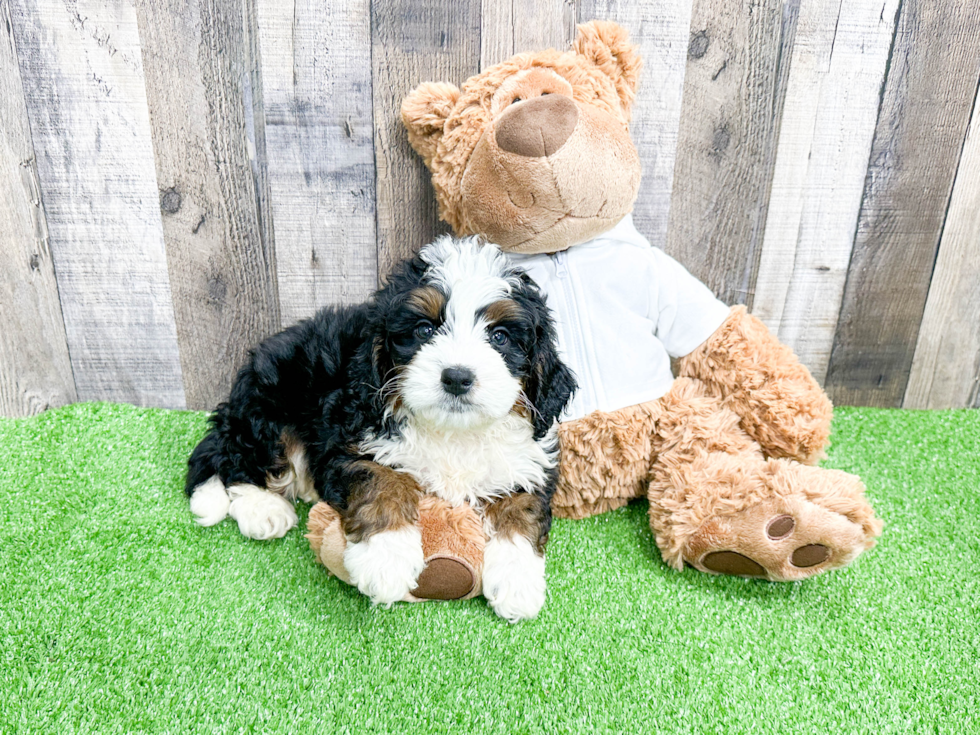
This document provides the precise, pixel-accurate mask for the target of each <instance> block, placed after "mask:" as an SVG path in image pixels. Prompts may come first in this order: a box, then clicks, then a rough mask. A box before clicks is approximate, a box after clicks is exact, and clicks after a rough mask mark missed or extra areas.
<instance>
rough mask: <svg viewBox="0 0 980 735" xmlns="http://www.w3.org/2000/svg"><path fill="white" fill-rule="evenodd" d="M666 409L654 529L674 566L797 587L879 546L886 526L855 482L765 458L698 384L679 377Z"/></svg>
mask: <svg viewBox="0 0 980 735" xmlns="http://www.w3.org/2000/svg"><path fill="white" fill-rule="evenodd" d="M661 402H662V405H663V412H662V414H661V417H660V421H659V423H658V426H657V432H656V436H655V438H654V445H655V446H654V451H655V454H656V459H655V461H654V464H653V467H652V470H651V478H652V479H651V482H650V488H649V499H650V526H651V528H652V529H653V532H654V534H655V536H656V540H657V545H658V546H659V547H660V550H661V553H662V554H663V557H664V560H665V561H666V562H667V563H668V564H670V565H671V566H672V567H674V568H676V569H681V568H683V566H684V563H685V562H686V563H688V564H690V565H691V566H693V567H695V568H696V569H700V570H701V571H705V572H710V573H719V574H734V575H739V576H746V577H763V578H766V579H770V580H773V581H790V580H796V579H803V578H805V577H809V576H813V575H814V574H819V573H821V572H824V571H828V570H830V569H835V568H837V567H842V566H844V565H846V564H848V563H850V562H851V561H852V560H853V559H855V558H856V557H857V556H858V554H860V553H861V552H862V551H863V550H865V549H867V548H870V547H871V546H873V545H874V542H875V537H876V536H877V535H878V534H879V533H880V531H881V523H880V521H878V520H876V519H875V517H874V513H873V511H872V509H871V507H870V506H869V505H868V503H867V501H866V500H865V499H864V487H863V485H862V484H861V481H860V480H859V479H858V478H857V477H854V476H853V475H849V474H847V473H846V472H840V471H837V470H825V469H821V468H819V467H810V466H807V465H803V464H800V463H799V462H794V461H792V460H787V459H766V458H765V457H764V456H763V455H762V452H761V448H760V447H759V446H758V445H757V444H756V443H755V442H754V441H753V440H752V439H751V438H750V437H749V436H748V435H747V434H746V433H745V431H744V430H743V429H742V428H741V426H740V422H739V417H738V416H737V415H735V413H734V412H732V411H730V410H728V409H727V408H725V407H724V406H723V405H722V404H721V401H720V400H719V399H718V398H717V397H715V396H712V395H710V394H709V392H708V391H707V389H706V388H705V386H703V385H702V384H700V383H698V382H697V381H694V380H691V379H687V378H678V379H677V381H676V382H675V384H674V386H673V388H672V389H671V391H670V392H669V393H668V394H667V395H666V396H664V398H662V399H661Z"/></svg>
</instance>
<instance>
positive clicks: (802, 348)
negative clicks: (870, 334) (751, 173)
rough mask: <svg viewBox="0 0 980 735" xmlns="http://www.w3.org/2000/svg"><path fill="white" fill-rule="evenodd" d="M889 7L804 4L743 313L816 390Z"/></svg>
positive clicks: (855, 206)
mask: <svg viewBox="0 0 980 735" xmlns="http://www.w3.org/2000/svg"><path fill="white" fill-rule="evenodd" d="M897 8H898V0H884V2H871V0H856V1H855V2H843V3H842V2H841V1H840V0H804V1H803V2H802V3H801V6H800V17H799V25H798V28H797V35H796V44H795V47H794V50H793V60H792V67H791V69H790V76H789V82H788V85H789V86H788V88H787V93H786V104H785V107H784V110H783V124H782V126H781V130H780V136H779V147H778V149H777V154H776V170H775V172H774V174H773V184H772V193H771V196H770V202H769V211H768V215H767V219H766V232H765V236H764V239H763V251H762V256H761V260H760V265H759V275H758V279H757V281H756V287H755V296H754V299H753V311H754V312H755V313H756V315H758V316H759V317H760V318H761V319H762V320H763V321H764V322H766V324H767V325H768V326H769V328H770V329H771V330H772V331H773V332H774V333H776V334H778V336H779V338H780V339H781V340H782V341H783V342H785V343H787V344H788V345H790V346H791V347H792V348H793V349H794V350H795V351H796V353H797V354H798V355H799V356H800V359H801V360H802V361H803V363H804V364H805V365H807V367H809V368H810V371H811V372H812V373H813V375H814V377H815V378H816V379H817V380H818V381H820V382H821V383H823V381H824V378H825V377H826V375H827V365H828V362H829V360H830V350H831V346H832V344H833V339H834V332H835V331H836V327H837V317H838V313H839V311H840V305H841V297H842V295H843V291H844V281H845V278H846V275H847V266H848V263H849V261H850V256H851V247H852V245H853V242H854V232H855V228H856V224H857V217H858V211H859V209H860V204H861V194H862V192H863V190H864V177H865V172H866V170H867V166H868V155H869V153H870V150H871V141H872V138H873V134H874V126H875V120H876V119H877V114H878V104H879V100H880V90H881V84H882V79H883V77H884V73H885V66H886V63H887V60H888V53H889V50H890V48H891V42H892V37H893V31H894V26H895V13H896V10H897Z"/></svg>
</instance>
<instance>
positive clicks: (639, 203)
mask: <svg viewBox="0 0 980 735" xmlns="http://www.w3.org/2000/svg"><path fill="white" fill-rule="evenodd" d="M596 18H598V19H601V20H614V21H616V22H617V23H619V24H620V25H622V26H623V27H624V28H626V29H627V30H628V31H629V33H630V39H631V40H632V42H633V43H635V44H637V45H638V46H639V47H640V53H641V54H642V55H643V75H642V77H641V80H640V89H639V92H638V94H637V97H636V103H635V105H634V107H633V122H632V123H631V125H630V133H631V135H632V136H633V142H634V143H636V147H637V149H638V150H639V153H640V160H641V161H642V163H643V180H642V182H641V184H640V194H639V196H638V197H637V200H636V205H635V206H634V208H633V219H634V221H635V222H636V226H637V229H639V231H640V232H642V233H643V234H644V235H645V236H646V237H648V238H649V239H650V242H652V243H653V244H654V245H657V246H659V247H663V245H664V243H665V242H666V240H667V227H668V217H669V215H670V199H671V190H672V187H673V182H674V160H675V156H676V151H677V133H678V126H679V124H680V117H681V100H682V97H683V92H684V69H685V64H686V62H687V52H688V46H689V44H690V28H691V0H676V1H672V2H663V3H649V2H633V1H632V0H581V3H580V5H579V21H580V22H583V23H584V22H586V21H590V20H593V19H596Z"/></svg>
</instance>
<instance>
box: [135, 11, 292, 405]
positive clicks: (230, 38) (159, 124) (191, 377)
mask: <svg viewBox="0 0 980 735" xmlns="http://www.w3.org/2000/svg"><path fill="white" fill-rule="evenodd" d="M136 8H137V16H138V18H139V28H140V37H141V41H142V51H143V68H144V70H145V72H146V89H147V101H148V104H149V110H150V122H151V124H152V129H153V142H154V148H155V150H156V172H157V182H158V187H159V202H160V205H159V206H160V211H161V215H162V218H163V233H164V237H165V240H166V246H167V265H168V268H169V273H170V284H171V290H172V292H173V301H174V312H175V315H176V320H177V336H178V339H179V343H180V356H181V366H182V372H183V378H184V388H185V391H186V395H187V406H188V408H192V409H213V408H214V407H215V406H216V405H217V403H218V402H219V401H221V400H223V399H224V398H225V397H226V396H227V394H228V391H229V390H230V388H231V384H232V380H233V379H234V376H235V373H236V372H237V370H238V368H239V367H240V366H241V364H242V363H243V362H244V360H245V358H246V356H247V354H248V350H249V349H250V348H251V347H253V346H254V345H255V344H256V343H257V342H258V341H259V340H261V339H263V338H264V337H267V336H268V335H270V334H272V333H274V332H275V331H277V330H278V328H279V315H278V303H277V299H276V283H275V265H274V263H273V257H274V256H273V253H272V247H271V243H266V242H263V239H262V232H261V229H260V227H259V218H258V215H257V212H256V209H257V206H258V199H257V196H256V184H255V181H254V179H253V175H252V166H251V163H250V153H249V147H250V146H249V140H248V137H247V135H246V122H245V121H246V116H248V115H251V113H252V111H251V110H250V109H246V105H245V99H246V96H245V94H244V89H243V81H244V79H245V78H246V76H247V69H248V68H249V66H250V65H251V64H252V60H251V59H250V58H249V53H248V46H247V44H246V41H245V36H246V34H245V32H244V28H245V23H246V22H247V19H246V18H245V17H244V16H243V5H242V3H241V2H229V1H228V0H217V1H215V0H202V1H201V2H198V1H196V0H192V1H191V2H183V0H137V4H136Z"/></svg>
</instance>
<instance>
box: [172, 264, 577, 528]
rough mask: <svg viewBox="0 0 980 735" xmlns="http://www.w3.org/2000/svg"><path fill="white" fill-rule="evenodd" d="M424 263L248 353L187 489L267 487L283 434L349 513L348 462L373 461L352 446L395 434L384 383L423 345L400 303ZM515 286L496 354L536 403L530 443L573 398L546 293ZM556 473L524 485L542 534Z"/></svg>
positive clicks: (523, 282)
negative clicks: (514, 313) (358, 301)
mask: <svg viewBox="0 0 980 735" xmlns="http://www.w3.org/2000/svg"><path fill="white" fill-rule="evenodd" d="M426 268H427V266H426V264H425V262H423V260H422V259H421V258H420V257H419V256H416V257H415V258H413V259H410V260H408V261H405V262H404V263H402V264H401V265H400V266H399V267H397V268H396V270H395V272H394V273H393V274H392V276H391V277H390V279H389V281H388V284H387V285H386V286H385V287H384V288H383V289H382V290H380V291H379V292H378V293H376V294H375V296H374V297H373V298H372V299H371V300H370V301H369V302H367V303H365V304H362V305H359V306H354V307H344V308H326V309H323V310H322V311H320V312H319V313H318V314H317V315H316V316H314V317H313V318H311V319H308V320H305V321H303V322H300V323H299V324H296V325H295V326H292V327H290V328H288V329H286V330H284V331H282V332H280V333H279V334H276V335H274V336H273V337H270V338H269V339H267V340H265V341H264V342H262V343H261V344H260V345H259V346H258V347H256V348H255V349H254V350H252V352H251V355H250V359H249V361H248V363H247V364H246V365H245V366H244V367H243V368H242V369H241V370H240V371H239V373H238V376H237V378H236V380H235V383H234V386H233V387H232V390H231V394H230V396H229V398H228V400H227V401H226V402H224V403H222V404H220V405H219V406H218V408H217V410H216V411H215V412H214V414H213V415H212V416H211V419H210V422H211V428H210V431H209V432H208V434H207V435H206V436H205V438H204V439H203V440H202V441H201V443H200V444H199V445H198V446H197V448H196V449H195V450H194V452H193V454H192V455H191V458H190V460H189V469H188V474H187V483H186V492H187V494H188V495H192V494H193V491H194V489H195V488H196V487H197V486H198V485H200V484H201V483H203V482H205V481H207V480H208V479H209V478H210V477H212V476H213V475H217V476H218V477H219V478H220V479H221V480H222V482H223V483H224V484H225V486H226V487H227V486H229V485H232V484H237V483H248V484H252V485H257V486H259V487H265V486H266V481H267V476H269V475H270V474H271V473H275V472H276V471H277V470H278V469H279V468H281V467H282V466H283V463H284V456H283V455H284V447H283V443H282V439H283V435H284V432H287V431H288V432H289V433H291V434H292V436H294V437H295V438H297V439H299V440H300V441H301V442H302V443H303V444H304V445H305V451H306V455H307V461H308V464H309V469H310V473H311V475H312V477H313V481H314V485H315V488H316V490H317V493H318V494H319V495H320V497H321V498H322V499H323V500H325V501H327V502H328V503H330V504H331V505H332V506H334V507H336V508H338V509H344V508H346V506H347V504H348V499H349V495H350V493H351V488H352V487H353V486H354V485H355V484H356V483H357V481H358V477H357V476H358V473H359V472H360V470H359V469H358V468H357V467H356V466H354V464H355V463H356V462H357V461H358V460H371V459H372V458H371V457H366V456H363V455H361V454H359V453H358V450H357V446H358V445H359V443H360V442H361V441H362V440H363V439H364V438H365V437H366V436H367V435H368V434H373V435H376V436H392V435H397V432H398V431H399V424H398V421H397V420H396V419H395V418H394V417H393V416H392V415H391V412H390V411H389V412H387V413H386V408H387V407H388V402H389V401H391V400H393V397H392V396H390V395H385V393H384V392H383V391H382V387H383V386H384V384H385V381H386V380H387V379H388V378H389V377H390V376H391V375H393V374H394V373H396V372H397V371H398V369H399V368H401V367H403V366H404V365H406V364H408V363H409V362H410V361H411V359H412V357H413V356H414V354H415V353H416V351H417V350H418V349H419V348H420V346H421V345H422V344H424V342H425V339H426V337H425V331H426V330H424V329H422V330H420V329H419V328H418V327H419V325H420V324H422V323H425V322H426V321H427V320H428V319H429V317H427V316H426V315H423V314H420V313H418V312H417V311H414V310H413V307H412V306H411V304H410V298H409V297H410V295H411V294H412V292H413V290H414V289H416V288H418V287H420V286H423V285H426V278H425V276H426ZM519 283H520V287H519V288H518V289H516V292H515V293H512V294H511V295H510V298H511V299H513V300H514V301H516V302H517V303H518V304H519V305H520V306H521V307H522V308H521V312H522V316H521V318H518V319H515V320H513V322H512V323H507V324H505V325H504V327H505V329H506V331H507V333H508V339H507V340H506V344H504V345H501V346H497V345H495V346H494V347H495V349H497V350H498V351H499V352H500V353H501V354H502V355H503V356H504V359H505V361H506V363H507V365H508V369H509V370H510V372H511V374H512V375H514V376H515V377H519V378H521V379H522V380H523V382H524V392H525V395H526V396H527V399H528V401H529V403H530V404H531V406H532V407H533V408H532V410H531V411H530V417H529V420H530V421H532V422H533V428H534V438H535V439H540V438H541V437H543V436H544V435H545V434H546V433H547V432H548V430H549V429H550V428H551V426H552V424H553V422H554V420H555V418H556V417H557V416H558V415H559V414H560V412H561V411H562V409H563V408H564V406H565V404H566V403H567V401H568V400H569V398H570V397H571V394H572V391H573V390H574V388H575V380H574V377H573V375H572V373H571V371H570V370H569V369H568V368H567V367H566V366H565V365H564V364H563V363H562V362H561V360H560V359H559V356H558V353H557V349H556V336H555V330H554V327H553V325H552V321H551V317H550V315H549V313H548V310H547V307H546V305H545V302H544V299H543V297H542V296H541V294H540V293H539V291H538V289H537V287H536V286H535V285H534V283H533V282H532V281H531V280H530V278H528V277H527V276H526V275H524V274H521V275H520V280H519ZM395 398H396V397H395ZM556 476H557V470H555V471H553V472H552V473H551V476H550V481H549V483H548V486H547V487H545V488H525V489H523V490H525V491H530V492H533V493H534V494H535V495H539V496H541V500H542V505H543V507H542V509H541V512H542V514H544V515H546V516H547V518H546V520H545V521H544V524H543V525H544V527H543V529H542V531H543V534H544V536H545V537H546V536H547V531H548V527H550V525H551V523H550V520H551V514H550V508H549V507H548V504H549V501H550V498H551V495H552V494H553V493H554V489H555V481H556ZM521 490H522V489H521V488H515V491H521Z"/></svg>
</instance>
